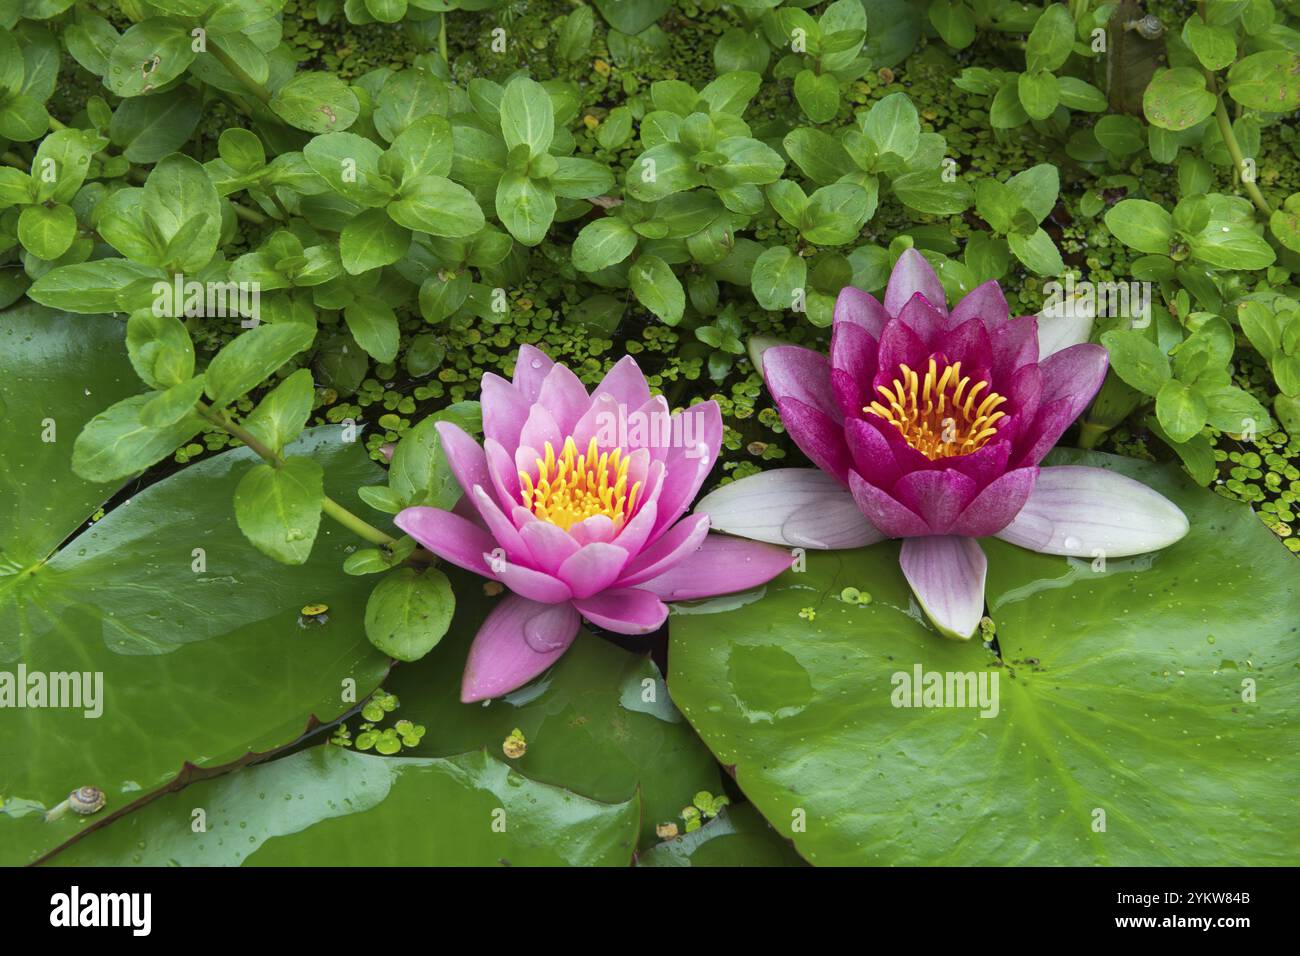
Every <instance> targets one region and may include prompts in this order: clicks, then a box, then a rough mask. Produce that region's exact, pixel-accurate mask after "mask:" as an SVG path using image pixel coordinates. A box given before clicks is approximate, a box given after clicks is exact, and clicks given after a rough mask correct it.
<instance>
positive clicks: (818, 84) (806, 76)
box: [794, 70, 840, 123]
mask: <svg viewBox="0 0 1300 956" xmlns="http://www.w3.org/2000/svg"><path fill="white" fill-rule="evenodd" d="M794 98H795V100H796V101H798V103H799V107H800V108H801V109H802V110H803V112H804V115H805V116H807V117H808V118H809V119H810V120H812V121H813V122H814V123H829V122H830V121H831V120H833V119H834V118H835V114H836V113H838V112H839V110H840V84H839V81H838V80H836V79H835V77H834V76H833V75H832V74H830V73H822V74H820V75H819V74H817V73H814V72H813V71H812V70H800V71H799V74H798V75H797V76H796V77H795V78H794Z"/></svg>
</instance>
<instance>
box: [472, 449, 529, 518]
mask: <svg viewBox="0 0 1300 956" xmlns="http://www.w3.org/2000/svg"><path fill="white" fill-rule="evenodd" d="M483 451H484V452H485V453H486V455H487V470H488V477H489V478H491V481H492V484H491V488H492V490H493V491H494V492H495V493H496V500H497V501H498V502H500V503H501V504H502V505H503V506H504V505H506V504H507V503H508V504H510V505H513V504H514V503H515V502H518V501H521V500H522V498H521V497H520V490H519V469H518V468H517V467H515V461H514V459H513V458H511V457H510V453H509V452H507V451H506V450H505V449H504V448H503V447H501V443H500V442H498V441H495V440H493V439H491V438H488V439H486V440H484V442H483ZM477 484H482V482H477Z"/></svg>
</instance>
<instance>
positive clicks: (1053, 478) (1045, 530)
mask: <svg viewBox="0 0 1300 956" xmlns="http://www.w3.org/2000/svg"><path fill="white" fill-rule="evenodd" d="M1187 527H1188V525H1187V516H1186V515H1184V514H1183V513H1182V511H1180V510H1179V509H1178V506H1177V505H1176V504H1174V503H1173V502H1172V501H1170V500H1169V499H1168V498H1166V497H1165V496H1164V495H1162V494H1159V493H1158V492H1155V491H1152V490H1151V489H1150V488H1148V487H1147V486H1146V485H1144V484H1142V482H1140V481H1134V480H1133V479H1132V478H1126V477H1124V476H1123V475H1119V474H1116V473H1115V472H1113V471H1106V470H1105V469H1104V468H1090V467H1088V466H1086V465H1058V466H1055V467H1047V468H1043V469H1042V470H1041V471H1039V473H1038V480H1037V481H1036V482H1035V483H1034V490H1033V491H1031V492H1030V493H1029V500H1028V501H1027V502H1025V506H1024V508H1022V509H1021V510H1020V513H1019V514H1018V515H1016V518H1015V520H1014V521H1012V522H1011V524H1009V525H1007V526H1006V527H1005V528H1003V529H1002V530H1001V531H999V532H998V534H997V535H996V537H999V538H1001V539H1002V540H1003V541H1010V542H1011V543H1012V544H1018V545H1020V546H1021V547H1022V548H1028V549H1029V550H1031V551H1040V552H1042V553H1043V554H1066V555H1071V556H1074V557H1080V558H1095V557H1098V556H1103V555H1104V556H1105V557H1108V558H1123V557H1126V556H1128V555H1131V554H1145V553H1146V552H1148V551H1157V550H1159V549H1160V548H1165V547H1168V546H1169V545H1171V544H1173V543H1174V542H1175V541H1177V540H1178V539H1179V538H1181V537H1182V536H1183V535H1185V534H1187Z"/></svg>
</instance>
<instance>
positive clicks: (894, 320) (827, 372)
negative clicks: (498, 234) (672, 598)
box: [696, 250, 1188, 639]
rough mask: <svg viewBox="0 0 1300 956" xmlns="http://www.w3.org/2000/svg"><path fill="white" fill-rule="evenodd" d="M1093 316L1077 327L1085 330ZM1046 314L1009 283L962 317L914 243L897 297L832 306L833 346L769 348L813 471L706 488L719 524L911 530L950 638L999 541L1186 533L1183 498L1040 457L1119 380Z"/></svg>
mask: <svg viewBox="0 0 1300 956" xmlns="http://www.w3.org/2000/svg"><path fill="white" fill-rule="evenodd" d="M1089 326H1090V322H1084V323H1082V324H1076V325H1074V326H1073V328H1074V329H1075V332H1076V334H1079V335H1081V337H1082V338H1086V336H1087V331H1088V328H1089ZM1047 339H1048V337H1047V336H1040V335H1039V331H1038V320H1037V318H1036V317H1034V316H1021V317H1019V318H1014V319H1013V318H1011V317H1010V312H1009V310H1008V307H1007V302H1006V299H1005V298H1004V297H1003V295H1002V290H1001V289H1000V288H999V286H998V284H997V283H996V282H986V283H984V284H983V285H981V286H979V287H978V288H976V289H974V290H972V291H971V292H970V294H969V295H967V296H966V297H965V298H964V299H962V300H961V301H960V302H959V303H957V305H956V307H955V308H953V309H952V311H951V312H949V310H948V307H947V304H946V303H945V300H944V292H943V287H942V285H941V284H940V282H939V279H938V276H936V275H935V272H934V270H933V269H932V268H931V267H930V265H929V263H928V262H926V260H925V258H924V257H923V256H922V255H921V254H920V253H919V252H916V251H915V250H908V251H906V252H904V253H903V255H902V256H900V257H899V259H898V262H897V264H896V265H895V266H894V270H893V272H892V274H891V275H890V278H889V283H888V285H887V287H886V290H885V301H884V302H883V303H882V302H879V301H877V300H876V299H875V298H874V297H872V296H870V295H868V294H867V293H865V292H863V291H861V290H860V289H855V288H852V287H849V288H845V289H844V290H843V291H841V292H840V295H839V298H838V299H837V300H836V303H835V317H834V326H833V329H832V336H831V349H830V356H829V358H828V357H827V356H825V355H821V354H820V353H818V352H814V351H811V350H809V349H805V348H800V347H798V346H792V345H780V346H775V347H771V348H768V349H767V350H766V351H765V352H764V353H763V356H762V363H763V371H764V377H765V378H766V381H767V385H768V389H769V390H770V391H771V393H772V395H773V397H774V398H775V399H776V404H777V408H778V409H779V411H780V413H781V420H782V422H784V424H785V427H786V429H787V430H788V431H789V432H790V435H791V437H793V439H794V441H795V443H796V444H798V446H799V447H800V448H801V449H802V450H803V451H804V453H805V454H806V455H807V456H808V457H809V458H810V459H812V461H813V463H814V464H816V465H817V469H800V468H788V469H777V470H773V471H767V472H763V473H761V474H758V475H753V476H751V477H748V478H743V479H741V480H740V481H736V482H732V483H731V484H728V485H724V486H723V487H722V488H720V489H718V490H717V491H714V492H713V493H712V494H709V495H707V496H705V498H704V499H703V500H701V502H700V504H699V505H698V507H697V509H696V511H697V512H700V513H705V514H708V515H709V517H710V518H711V520H712V526H713V528H714V529H716V530H720V531H727V532H731V533H733V534H738V535H743V536H746V537H749V538H752V539H755V540H759V541H769V542H775V543H780V544H785V545H792V546H797V547H805V548H855V547H863V546H865V545H868V544H871V543H873V542H875V541H879V540H881V539H883V538H901V539H903V543H902V551H901V555H900V563H901V565H902V569H903V574H904V576H905V577H906V578H907V581H908V583H909V584H910V585H911V587H912V591H913V593H914V594H915V595H916V598H917V600H918V602H919V603H920V605H921V607H922V608H923V609H924V610H925V612H926V614H927V615H928V616H929V618H930V620H931V621H932V622H933V623H934V625H935V626H936V627H937V628H938V629H939V631H940V632H942V633H943V634H945V635H947V636H949V637H955V638H962V639H964V638H969V637H970V636H971V635H972V634H974V633H975V631H976V630H977V629H978V627H979V622H980V618H981V617H982V615H983V613H984V582H985V577H986V572H987V568H988V561H987V558H986V557H985V554H984V552H983V550H982V549H981V548H980V545H979V543H978V541H977V540H976V539H978V538H982V537H986V536H994V537H997V538H1001V539H1003V540H1004V541H1009V542H1011V543H1013V544H1017V545H1020V546H1021V547H1025V548H1028V549H1030V550H1033V551H1039V552H1043V553H1045V554H1059V555H1072V556H1078V557H1089V558H1095V557H1097V556H1098V555H1105V556H1106V557H1111V558H1116V557H1123V556H1126V555H1132V554H1140V553H1144V552H1147V551H1154V550H1157V549H1159V548H1163V547H1165V546H1167V545H1170V544H1172V543H1173V542H1175V541H1177V540H1178V539H1179V538H1181V537H1182V536H1183V535H1184V534H1186V533H1187V527H1188V526H1187V519H1186V517H1185V516H1184V515H1183V513H1182V512H1181V511H1180V510H1179V509H1178V508H1177V506H1175V505H1174V504H1173V503H1172V502H1170V501H1168V500H1167V499H1166V498H1164V497H1163V496H1161V495H1160V494H1158V493H1156V492H1155V491H1152V490H1151V489H1149V488H1147V487H1146V486H1145V485H1143V484H1141V483H1140V482H1137V481H1134V480H1132V479H1130V478H1126V477H1124V476H1122V475H1119V474H1115V473H1114V472H1111V471H1107V470H1105V469H1102V468H1092V467H1078V466H1057V467H1052V466H1048V467H1041V468H1040V467H1039V462H1040V461H1041V460H1042V459H1043V456H1044V455H1046V454H1047V452H1048V451H1049V450H1050V449H1051V448H1052V446H1053V445H1054V444H1056V441H1057V439H1058V438H1060V436H1061V434H1062V432H1064V431H1065V429H1066V428H1067V427H1069V425H1070V423H1071V422H1073V421H1074V420H1075V418H1077V417H1078V415H1079V414H1080V413H1081V412H1082V411H1083V410H1084V408H1085V407H1086V406H1087V405H1088V403H1089V402H1090V401H1092V398H1093V396H1094V395H1095V394H1096V393H1097V390H1098V389H1099V388H1100V387H1101V383H1102V379H1103V378H1104V377H1105V375H1106V366H1107V354H1106V350H1105V349H1104V348H1103V347H1101V346H1099V345H1089V344H1086V342H1084V341H1080V340H1078V339H1074V338H1073V337H1072V336H1071V335H1060V334H1057V332H1056V330H1053V334H1052V336H1051V339H1052V344H1051V345H1050V346H1048V347H1047V348H1044V343H1045V342H1046V341H1047Z"/></svg>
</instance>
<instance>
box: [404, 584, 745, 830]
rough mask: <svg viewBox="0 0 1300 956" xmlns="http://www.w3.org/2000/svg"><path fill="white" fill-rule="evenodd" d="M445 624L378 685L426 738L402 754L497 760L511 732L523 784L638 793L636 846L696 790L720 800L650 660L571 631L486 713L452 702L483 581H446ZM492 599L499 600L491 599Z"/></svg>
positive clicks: (704, 758)
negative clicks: (544, 663)
mask: <svg viewBox="0 0 1300 956" xmlns="http://www.w3.org/2000/svg"><path fill="white" fill-rule="evenodd" d="M449 576H450V577H451V579H452V586H453V588H454V589H455V592H456V598H457V600H456V616H455V618H454V619H453V620H452V624H451V630H450V631H449V632H448V634H447V636H446V637H445V638H443V640H442V643H440V644H439V645H438V647H437V649H436V650H435V651H434V653H432V654H430V655H429V656H428V657H425V658H424V659H422V660H420V661H416V662H415V663H411V664H398V665H397V667H396V668H395V669H394V671H393V674H392V676H391V677H390V678H389V680H388V681H387V682H386V683H385V684H384V688H385V690H388V691H391V692H392V693H394V694H396V695H397V696H398V698H399V699H400V700H401V702H402V706H401V709H400V710H399V711H397V713H396V716H397V717H401V718H405V719H407V720H410V721H413V722H415V723H417V724H423V725H424V726H426V727H428V728H430V733H428V734H426V735H425V737H424V739H423V741H421V743H420V746H419V747H418V748H416V749H414V750H408V751H406V753H408V754H414V755H419V756H425V755H427V756H448V755H450V754H455V753H462V752H464V751H467V750H477V749H479V748H486V749H487V750H488V752H489V753H492V754H494V755H501V754H503V750H502V747H503V744H504V743H505V740H506V738H507V737H508V736H509V735H510V733H511V731H512V730H514V729H515V728H518V729H519V730H521V731H522V732H523V735H524V739H525V741H526V744H527V747H526V750H525V753H524V754H523V756H521V757H519V758H517V759H515V760H511V765H512V766H514V767H517V768H518V769H519V771H520V772H521V773H524V774H526V775H527V776H528V777H529V778H531V779H533V780H539V781H541V782H543V783H549V784H554V785H555V786H559V787H564V788H565V789H567V790H571V791H573V792H575V793H580V794H582V795H583V796H586V797H590V798H591V799H593V800H599V801H601V802H603V803H617V802H621V801H623V800H627V799H628V798H630V797H631V796H632V795H633V794H634V793H635V792H636V790H637V789H638V787H639V788H640V790H641V799H642V802H643V804H644V808H645V812H644V814H643V819H642V825H641V835H642V845H644V846H650V845H653V844H654V842H655V839H656V838H655V835H654V834H655V825H656V824H658V823H667V822H669V821H672V820H676V819H677V814H678V813H679V812H680V811H681V809H682V807H684V806H687V805H688V804H689V803H690V802H691V797H692V796H693V795H694V794H696V793H697V792H699V791H700V790H710V791H712V792H715V793H717V792H721V790H722V783H721V779H720V774H719V772H718V766H717V764H716V763H715V762H714V760H713V757H712V755H711V754H710V753H709V751H708V748H706V747H705V746H704V745H703V744H702V743H701V742H700V739H699V738H698V737H697V736H695V733H694V731H692V730H691V728H690V725H689V724H687V723H686V721H685V720H684V719H683V718H682V715H681V714H680V713H679V712H678V710H677V708H676V707H675V706H674V705H673V702H672V700H671V699H670V698H669V695H668V691H667V689H666V688H665V686H664V680H663V676H662V675H661V674H660V673H659V670H658V669H657V668H656V667H655V666H654V664H653V663H651V662H650V660H649V659H648V658H646V657H643V656H638V655H636V654H630V653H628V652H627V651H625V650H622V649H620V648H618V647H615V646H614V645H612V644H610V643H609V642H607V641H604V640H602V639H600V638H599V637H596V636H595V635H593V634H590V633H588V632H587V631H585V630H583V631H581V632H580V633H579V634H578V637H577V640H575V641H574V643H573V646H572V647H570V648H569V650H568V652H566V653H565V655H564V656H563V657H561V658H560V660H559V661H557V662H556V663H555V665H554V666H553V667H551V668H550V670H548V671H547V672H546V673H545V674H543V675H542V676H541V677H539V678H537V679H536V680H534V681H531V682H530V683H528V684H526V685H525V686H524V687H521V688H520V689H519V690H517V691H515V692H514V693H512V694H508V695H506V696H505V697H503V698H500V699H498V700H494V701H491V702H490V703H487V704H462V703H461V702H460V679H461V672H462V671H463V670H464V666H465V658H466V656H467V655H468V653H469V645H470V642H471V641H472V640H473V638H474V634H475V633H476V632H477V631H478V628H479V624H480V623H482V620H483V618H484V617H486V616H487V612H488V610H489V609H490V608H491V606H492V605H491V603H490V601H491V600H492V599H489V598H487V597H485V596H484V594H483V581H482V579H481V578H476V577H474V576H472V575H469V574H466V573H462V572H457V571H451V573H450V574H449ZM498 600H499V599H498Z"/></svg>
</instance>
